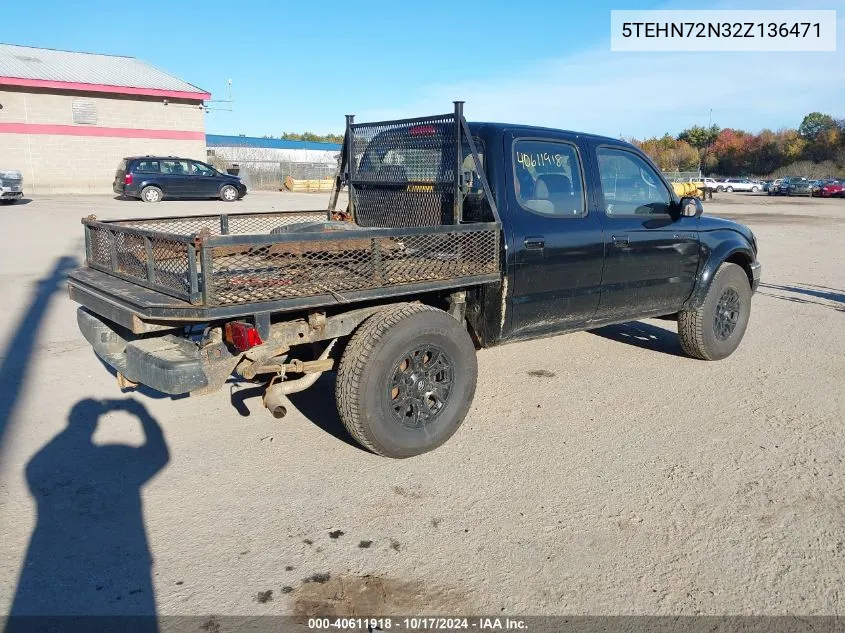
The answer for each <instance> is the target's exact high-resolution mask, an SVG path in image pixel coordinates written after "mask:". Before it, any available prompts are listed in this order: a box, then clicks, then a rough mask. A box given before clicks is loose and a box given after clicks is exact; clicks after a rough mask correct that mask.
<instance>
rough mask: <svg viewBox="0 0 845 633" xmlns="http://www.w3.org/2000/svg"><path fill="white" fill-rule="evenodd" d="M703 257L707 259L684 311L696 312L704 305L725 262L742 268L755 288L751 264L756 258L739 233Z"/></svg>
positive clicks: (720, 243) (750, 284)
mask: <svg viewBox="0 0 845 633" xmlns="http://www.w3.org/2000/svg"><path fill="white" fill-rule="evenodd" d="M702 247H703V249H706V246H705V245H704V244H702ZM702 256H703V257H704V258H705V259H704V261H703V263H702V264H701V265H700V267H699V273H698V278H697V279H696V283H695V287H694V288H693V291H692V294H691V295H690V297H689V299H687V301H686V302H685V303H684V307H683V309H684V310H695V309H697V308H699V307H700V306H701V305H702V304H703V303H704V299H705V297H706V296H707V291H708V290H709V289H710V284H711V283H712V282H713V277H714V276H715V275H716V271H717V270H719V266H721V265H722V264H724V263H725V262H727V263H731V264H736V265H738V266H739V267H740V268H742V270H743V271H744V272H745V275H746V277H747V278H748V284H749V286H751V287H753V281H754V278H753V273H752V269H751V264H752V263H753V262H754V261H755V259H756V258H755V256H754V251H753V250H752V248H751V245H750V244H748V243H747V242H746V240H745V239H744V238H743V237H742V236H740V235H739V234H738V233H733V232H731V236H730V238H729V239H727V240H722V241H720V242H718V245H716V246H715V248H713V249H712V250H709V252H706V251H705V252H703V253H702Z"/></svg>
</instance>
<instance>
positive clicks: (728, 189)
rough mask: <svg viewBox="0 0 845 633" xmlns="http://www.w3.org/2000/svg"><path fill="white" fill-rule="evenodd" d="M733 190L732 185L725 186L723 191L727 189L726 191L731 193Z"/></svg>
mask: <svg viewBox="0 0 845 633" xmlns="http://www.w3.org/2000/svg"><path fill="white" fill-rule="evenodd" d="M733 190H734V188H733V187H726V188H725V191H727V192H728V193H733Z"/></svg>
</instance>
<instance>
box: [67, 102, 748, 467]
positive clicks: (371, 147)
mask: <svg viewBox="0 0 845 633" xmlns="http://www.w3.org/2000/svg"><path fill="white" fill-rule="evenodd" d="M344 188H345V189H346V190H347V192H348V203H346V204H344V205H339V199H340V194H341V193H342V191H341V190H342V189H344ZM83 224H84V229H85V244H86V266H85V267H83V268H80V269H78V270H76V271H74V272H73V273H72V274H71V275H70V278H69V291H70V296H71V297H72V298H73V299H74V300H76V301H77V302H79V303H80V304H82V307H81V308H79V310H78V321H79V327H80V329H81V331H82V333H83V334H84V336H85V337H86V338H87V340H88V341H89V342H90V343H91V345H92V346H93V348H94V350H95V351H96V353H97V354H98V355H99V356H100V357H101V358H102V359H103V360H104V361H105V362H106V363H107V364H108V365H110V366H111V367H112V368H114V370H115V371H116V373H117V377H118V383H119V384H120V385H121V387H123V388H131V387H133V386H136V385H137V384H139V383H140V384H143V385H146V386H147V387H150V388H152V389H154V390H157V391H160V392H163V393H166V394H184V393H191V394H192V395H196V394H200V393H205V392H209V391H213V390H216V389H219V388H220V387H221V386H222V385H223V384H225V383H226V382H227V381H230V380H236V381H256V382H260V383H263V384H265V385H266V386H267V387H266V391H265V395H264V404H265V405H266V406H267V408H268V409H269V410H270V411H271V413H273V415H275V416H276V417H282V416H283V415H285V413H286V410H287V406H288V402H287V398H286V396H287V394H290V393H294V392H298V391H301V390H303V389H306V388H308V387H310V386H311V385H313V384H314V383H315V382H316V380H317V379H318V378H319V376H320V375H321V374H322V373H323V372H326V371H336V372H337V377H336V400H337V406H338V411H339V413H340V418H341V420H342V421H343V424H344V425H345V426H346V428H347V429H348V430H349V432H350V433H351V434H352V436H353V437H354V438H355V439H356V440H357V441H358V442H360V443H361V445H363V446H364V447H366V448H368V449H369V450H371V451H373V452H375V453H378V454H380V455H385V456H389V457H397V458H401V457H410V456H413V455H417V454H420V453H423V452H426V451H429V450H432V449H434V448H436V447H437V446H439V445H441V444H442V443H443V442H445V441H446V440H447V439H448V438H449V437H450V436H451V435H452V434H453V433H454V432H455V431H456V430H457V428H458V427H459V426H460V424H461V422H462V421H463V419H464V417H465V416H466V414H467V411H468V409H469V406H470V403H471V401H472V398H473V394H474V392H475V385H476V377H477V360H476V350H477V349H479V348H484V347H490V346H494V345H498V344H501V343H507V342H511V341H517V340H520V339H527V338H534V337H543V336H551V335H556V334H560V333H563V332H572V331H576V330H586V329H591V328H597V327H600V326H602V325H607V324H612V323H619V322H623V321H629V320H631V319H639V318H644V317H657V316H667V317H669V318H674V319H676V320H677V322H678V333H679V336H680V341H681V344H682V346H683V349H684V350H685V351H686V352H687V353H688V354H690V355H691V356H694V357H696V358H701V359H705V360H718V359H722V358H725V357H726V356H728V355H730V354H731V353H732V352H733V351H734V350H735V349H736V348H737V346H738V345H739V343H740V341H741V339H742V337H743V334H744V332H745V329H746V326H747V325H748V319H749V315H750V311H751V296H752V294H753V292H754V291H755V290H756V288H757V285H758V283H759V280H760V263H759V262H758V261H757V243H756V240H755V238H754V235H753V234H752V233H751V231H750V230H749V229H748V228H746V227H745V226H743V225H741V224H737V223H736V222H731V221H728V220H723V219H719V218H715V217H707V216H702V206H701V202H700V201H699V200H696V199H694V198H683V199H678V198H677V197H676V196H675V194H674V193H673V189H672V187H671V186H670V185H669V184H667V182H666V181H665V180H664V179H663V177H662V176H661V174H660V171H659V170H658V169H656V168H655V166H654V165H653V164H652V162H651V161H650V160H649V159H648V158H647V157H646V156H645V155H644V154H643V153H642V152H640V151H639V150H638V149H637V148H635V147H633V146H631V145H629V144H628V143H625V142H622V141H619V140H616V139H611V138H604V137H599V136H594V135H591V134H581V133H576V132H565V131H561V130H556V129H546V128H538V127H528V126H524V125H509V124H498V123H495V124H494V123H467V122H466V121H465V119H464V117H463V106H462V104H461V102H456V104H455V110H454V112H453V113H449V114H445V115H438V116H429V117H422V118H416V119H407V120H400V121H385V122H379V123H355V122H354V118H353V117H351V116H350V117H347V124H346V136H345V141H344V147H343V152H342V160H341V163H340V166H339V171H338V175H337V178H336V182H335V188H334V191H333V192H332V195H331V198H330V203H329V208H328V209H327V211H326V212H323V213H313V212H311V213H309V212H294V213H278V212H272V213H231V214H223V215H211V216H182V217H169V218H149V219H127V220H114V221H102V220H98V219H97V218H96V217H94V216H89V217H88V218H85V219H83Z"/></svg>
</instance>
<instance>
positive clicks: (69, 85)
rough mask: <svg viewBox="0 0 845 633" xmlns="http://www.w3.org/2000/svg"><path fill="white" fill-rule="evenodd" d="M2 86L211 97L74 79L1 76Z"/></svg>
mask: <svg viewBox="0 0 845 633" xmlns="http://www.w3.org/2000/svg"><path fill="white" fill-rule="evenodd" d="M0 86H23V87H25V88H50V89H52V90H76V91H80V92H106V93H111V94H121V95H144V96H147V97H164V98H169V99H193V100H197V101H205V100H207V99H211V93H209V92H185V91H182V90H161V89H159V88H133V87H131V86H109V85H106V84H85V83H78V82H74V81H53V80H50V79H23V78H21V77H0Z"/></svg>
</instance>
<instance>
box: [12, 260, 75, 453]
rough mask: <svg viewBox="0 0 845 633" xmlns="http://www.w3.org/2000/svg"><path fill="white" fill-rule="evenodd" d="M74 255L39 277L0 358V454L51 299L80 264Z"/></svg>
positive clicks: (62, 287)
mask: <svg viewBox="0 0 845 633" xmlns="http://www.w3.org/2000/svg"><path fill="white" fill-rule="evenodd" d="M77 265H78V264H77V262H76V259H74V258H73V257H60V258H59V259H58V260H56V263H55V264H54V265H53V269H52V270H51V271H50V272H49V273H48V274H47V276H46V277H43V278H42V279H39V280H38V281H37V282H36V284H35V290H34V291H33V293H32V296H31V298H30V301H29V305H28V306H27V307H26V310H25V311H24V313H23V315H22V316H21V318H20V320H19V321H18V323H17V326H16V327H15V329H14V331H13V332H14V333H13V334H12V338H11V340H10V341H9V344H8V345H7V346H6V349H5V350H3V352H2V357H1V358H2V361H0V385H2V388H0V454H2V448H3V441H4V438H5V434H6V430H7V427H8V426H9V422H10V420H11V419H12V416H13V415H14V412H15V407H16V406H17V403H18V399H19V398H20V395H21V391H22V389H23V386H24V384H25V382H26V379H27V375H28V373H29V365H30V361H31V357H32V352H33V350H34V349H35V346H36V344H37V343H38V332H39V330H40V328H41V324H42V323H43V321H44V316H45V314H46V313H47V310H48V309H49V307H50V302H51V301H52V299H53V296H54V295H55V294H56V293H57V292H61V291H63V290H64V289H65V279H66V277H67V274H68V273H69V272H70V271H71V270H73V269H74V268H76V267H77Z"/></svg>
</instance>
